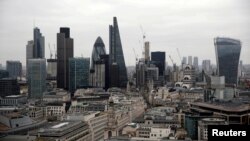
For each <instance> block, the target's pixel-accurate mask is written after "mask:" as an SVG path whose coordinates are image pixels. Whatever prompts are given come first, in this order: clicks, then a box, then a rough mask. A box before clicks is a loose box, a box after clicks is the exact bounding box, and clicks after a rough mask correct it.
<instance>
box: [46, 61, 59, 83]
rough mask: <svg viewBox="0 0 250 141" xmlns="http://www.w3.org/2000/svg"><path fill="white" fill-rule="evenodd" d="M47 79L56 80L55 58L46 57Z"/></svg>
mask: <svg viewBox="0 0 250 141" xmlns="http://www.w3.org/2000/svg"><path fill="white" fill-rule="evenodd" d="M47 63H48V67H47V79H48V80H56V75H57V59H47Z"/></svg>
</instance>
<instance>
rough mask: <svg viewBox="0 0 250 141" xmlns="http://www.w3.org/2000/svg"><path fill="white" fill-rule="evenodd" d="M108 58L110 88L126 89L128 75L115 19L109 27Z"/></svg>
mask: <svg viewBox="0 0 250 141" xmlns="http://www.w3.org/2000/svg"><path fill="white" fill-rule="evenodd" d="M109 57H110V60H109V61H110V66H111V70H110V72H111V74H112V75H110V77H111V86H112V87H126V86H127V81H128V75H127V68H126V65H125V61H124V55H123V50H122V43H121V37H120V33H119V28H118V23H117V18H116V17H114V18H113V25H110V26H109ZM116 75H117V76H116ZM117 83H119V84H117Z"/></svg>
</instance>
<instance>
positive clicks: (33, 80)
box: [28, 59, 46, 98]
mask: <svg viewBox="0 0 250 141" xmlns="http://www.w3.org/2000/svg"><path fill="white" fill-rule="evenodd" d="M28 64H29V66H28V92H29V97H30V98H42V97H43V93H44V92H45V91H46V59H29V60H28Z"/></svg>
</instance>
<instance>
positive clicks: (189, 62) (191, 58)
mask: <svg viewBox="0 0 250 141" xmlns="http://www.w3.org/2000/svg"><path fill="white" fill-rule="evenodd" d="M188 65H193V57H192V56H188Z"/></svg>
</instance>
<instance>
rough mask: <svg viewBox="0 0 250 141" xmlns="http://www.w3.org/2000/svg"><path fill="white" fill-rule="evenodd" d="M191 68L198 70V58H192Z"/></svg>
mask: <svg viewBox="0 0 250 141" xmlns="http://www.w3.org/2000/svg"><path fill="white" fill-rule="evenodd" d="M193 66H194V68H195V70H196V71H198V70H199V62H198V57H196V56H195V57H194V62H193Z"/></svg>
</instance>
